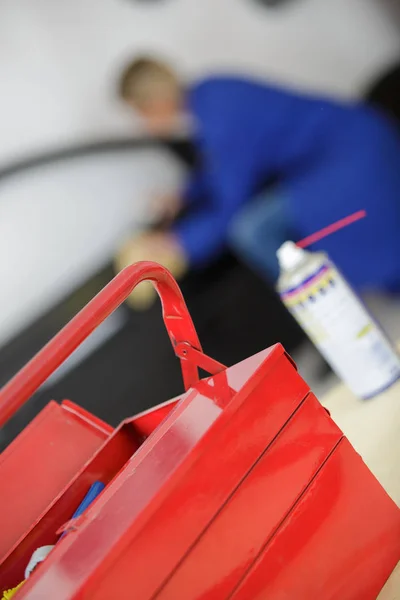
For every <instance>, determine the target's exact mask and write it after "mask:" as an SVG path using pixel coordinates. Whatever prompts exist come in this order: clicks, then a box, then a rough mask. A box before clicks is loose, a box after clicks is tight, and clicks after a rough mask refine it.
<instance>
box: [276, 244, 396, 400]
mask: <svg viewBox="0 0 400 600" xmlns="http://www.w3.org/2000/svg"><path fill="white" fill-rule="evenodd" d="M277 256H278V260H279V264H280V268H281V275H280V277H279V280H278V285H277V288H278V292H279V294H280V296H281V298H282V300H283V302H284V304H285V305H286V307H287V308H288V309H289V311H290V312H291V313H292V315H293V316H294V317H295V319H296V320H297V322H298V323H299V324H300V326H301V327H302V328H303V330H304V331H305V333H306V334H307V335H308V337H309V338H310V339H311V341H312V342H313V343H314V344H315V346H316V347H317V348H318V349H319V351H320V352H321V354H322V355H323V356H324V357H325V359H326V361H327V362H328V363H329V364H330V366H331V367H332V369H333V370H334V371H335V372H336V374H337V375H338V376H339V377H340V378H341V379H342V380H343V381H344V382H345V383H346V384H347V385H348V386H349V388H350V389H351V390H352V391H353V393H354V394H356V395H357V396H359V397H361V398H364V399H366V398H371V397H373V396H375V395H376V394H378V393H379V392H381V391H383V390H384V389H386V388H387V387H389V386H391V385H392V384H393V383H394V382H395V381H396V380H397V379H398V378H399V377H400V359H399V357H398V356H397V354H396V352H395V350H394V348H393V346H392V345H391V343H390V342H389V340H388V338H387V337H386V335H385V333H384V332H383V331H382V329H381V328H380V327H379V325H378V324H377V323H376V322H375V321H374V319H373V317H372V316H371V315H370V314H369V313H368V311H367V310H366V308H365V306H364V305H363V304H362V302H361V301H360V300H359V298H358V297H357V296H356V295H355V293H354V292H353V290H352V289H351V287H350V285H349V284H348V283H347V282H346V280H345V279H344V277H343V276H342V275H341V273H340V272H339V271H338V270H337V268H336V267H335V265H334V264H333V263H332V262H331V261H330V260H329V258H328V257H327V255H326V254H324V253H322V252H318V253H316V252H309V251H306V250H303V249H302V248H300V247H298V246H296V244H294V243H293V242H286V243H285V244H283V246H281V248H280V249H279V250H278V253H277Z"/></svg>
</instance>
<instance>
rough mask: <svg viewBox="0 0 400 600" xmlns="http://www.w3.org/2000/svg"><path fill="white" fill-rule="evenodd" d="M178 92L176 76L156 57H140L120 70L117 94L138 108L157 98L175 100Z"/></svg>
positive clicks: (157, 99)
mask: <svg viewBox="0 0 400 600" xmlns="http://www.w3.org/2000/svg"><path fill="white" fill-rule="evenodd" d="M179 93H180V85H179V81H178V77H177V76H176V74H175V73H174V72H173V70H172V69H171V68H170V67H169V66H168V65H166V64H165V63H163V62H162V61H159V60H157V59H153V58H147V57H141V58H138V59H136V60H134V61H132V62H131V63H129V64H128V65H127V66H126V67H125V69H124V70H123V72H122V75H121V78H120V83H119V95H120V97H121V98H122V99H123V100H125V101H127V102H132V103H133V104H135V105H136V106H138V107H139V108H141V107H146V106H149V105H150V104H154V103H156V102H157V101H159V100H165V99H167V100H176V99H177V98H178V96H179Z"/></svg>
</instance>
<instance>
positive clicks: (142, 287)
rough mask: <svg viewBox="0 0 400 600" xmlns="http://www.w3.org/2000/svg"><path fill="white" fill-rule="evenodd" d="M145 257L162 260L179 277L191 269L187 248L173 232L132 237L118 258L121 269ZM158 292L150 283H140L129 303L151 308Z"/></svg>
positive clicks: (116, 264)
mask: <svg viewBox="0 0 400 600" xmlns="http://www.w3.org/2000/svg"><path fill="white" fill-rule="evenodd" d="M142 260H150V261H154V262H157V263H160V264H161V265H163V266H164V267H166V268H167V269H168V270H169V271H171V273H172V275H173V276H174V277H175V278H176V279H179V278H180V277H182V276H183V275H184V274H185V272H186V270H187V261H186V257H185V254H184V251H183V249H182V248H181V246H180V245H179V243H178V242H177V240H176V239H175V238H174V236H173V235H171V234H164V233H147V234H143V235H140V236H137V237H136V238H132V239H131V240H128V242H126V243H125V244H124V245H123V247H122V248H121V249H120V251H119V252H118V254H117V256H116V259H115V266H116V269H117V271H121V270H122V269H124V268H125V267H127V266H129V265H131V264H133V263H135V262H139V261H142ZM155 297H156V292H155V289H154V287H153V285H152V284H151V283H150V282H143V283H141V284H139V285H138V286H137V287H136V288H135V289H134V290H133V292H132V294H131V295H130V296H129V298H128V301H127V302H128V304H129V305H130V306H131V307H132V308H135V309H136V310H145V309H147V308H148V307H149V306H150V305H151V304H152V303H153V301H154V299H155Z"/></svg>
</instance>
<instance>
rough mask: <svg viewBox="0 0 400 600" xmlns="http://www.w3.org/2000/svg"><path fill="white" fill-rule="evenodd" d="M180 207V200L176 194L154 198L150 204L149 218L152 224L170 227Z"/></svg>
mask: <svg viewBox="0 0 400 600" xmlns="http://www.w3.org/2000/svg"><path fill="white" fill-rule="evenodd" d="M181 207H182V199H181V198H180V197H179V195H178V194H167V195H158V196H154V198H152V200H151V202H150V216H151V219H152V221H153V222H162V223H163V224H164V225H166V226H167V225H170V224H171V223H172V222H173V221H174V219H175V217H176V216H177V215H178V213H179V211H180V209H181Z"/></svg>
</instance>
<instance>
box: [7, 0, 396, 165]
mask: <svg viewBox="0 0 400 600" xmlns="http://www.w3.org/2000/svg"><path fill="white" fill-rule="evenodd" d="M142 50H151V51H152V50H155V51H158V52H160V53H163V54H166V55H167V56H169V57H170V58H171V59H172V60H175V61H176V62H177V63H178V64H181V65H182V67H183V69H184V70H185V71H186V72H187V73H188V74H190V75H192V76H198V75H201V74H203V73H204V72H206V71H207V70H211V69H218V68H221V69H223V68H230V69H239V70H243V71H251V72H254V73H257V74H261V75H265V76H267V77H271V78H273V79H275V80H277V81H283V82H288V83H293V84H298V85H301V86H302V87H306V88H308V89H317V90H322V91H327V92H332V93H334V94H338V95H341V96H344V97H349V96H353V95H356V94H357V93H359V91H360V89H362V88H363V86H364V85H365V83H366V82H367V81H368V80H369V79H370V78H371V77H372V76H373V75H374V74H375V73H377V72H379V71H380V69H381V68H382V66H383V65H385V64H387V63H388V62H390V61H391V60H393V59H394V57H396V56H397V54H398V52H399V50H400V35H399V32H398V31H397V29H396V26H395V24H394V23H393V22H392V21H391V20H390V15H389V14H388V13H387V12H386V11H385V10H384V8H383V7H382V0H293V2H292V3H290V2H289V3H288V4H287V6H284V7H283V8H282V9H279V8H275V9H269V10H268V9H262V8H260V7H258V6H257V4H256V2H254V3H253V1H252V0H164V1H163V2H161V1H160V2H156V1H155V2H143V3H141V2H139V1H137V0H101V1H99V0H68V2H62V1H61V0H2V2H1V4H0V89H1V93H0V138H1V144H0V165H1V163H2V162H4V161H5V160H6V159H11V158H13V157H15V156H20V155H21V154H25V153H26V152H29V151H30V150H32V149H36V148H40V149H43V148H47V147H48V146H52V145H58V144H60V143H64V142H74V141H79V140H82V139H85V140H86V139H88V138H90V139H93V138H97V137H103V136H104V135H106V134H109V133H121V132H122V133H125V132H126V131H127V127H130V126H131V124H132V126H133V119H132V120H131V116H130V115H129V117H128V116H127V114H125V112H124V109H123V108H122V107H120V106H119V105H118V103H117V102H116V100H115V98H114V96H113V82H114V80H115V78H116V75H117V73H118V70H119V69H120V67H121V64H123V63H124V61H125V59H127V58H130V57H131V55H133V54H134V53H135V52H138V51H142Z"/></svg>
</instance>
